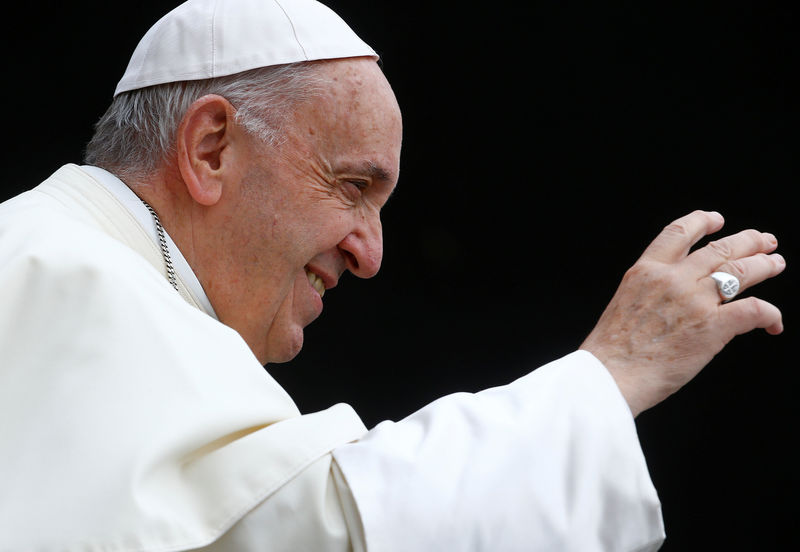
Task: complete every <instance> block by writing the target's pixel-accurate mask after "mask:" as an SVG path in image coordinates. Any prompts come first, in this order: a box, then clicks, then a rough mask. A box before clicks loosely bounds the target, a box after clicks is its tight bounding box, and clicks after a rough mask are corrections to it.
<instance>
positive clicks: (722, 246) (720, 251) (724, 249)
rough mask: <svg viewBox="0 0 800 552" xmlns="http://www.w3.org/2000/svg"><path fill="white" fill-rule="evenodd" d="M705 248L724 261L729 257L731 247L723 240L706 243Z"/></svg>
mask: <svg viewBox="0 0 800 552" xmlns="http://www.w3.org/2000/svg"><path fill="white" fill-rule="evenodd" d="M707 247H708V248H709V249H711V250H712V251H713V252H714V253H716V254H717V255H718V256H720V257H722V258H724V259H728V258H730V256H731V246H730V244H729V243H728V241H727V240H725V239H724V238H723V239H721V240H714V241H711V242H708V246H707Z"/></svg>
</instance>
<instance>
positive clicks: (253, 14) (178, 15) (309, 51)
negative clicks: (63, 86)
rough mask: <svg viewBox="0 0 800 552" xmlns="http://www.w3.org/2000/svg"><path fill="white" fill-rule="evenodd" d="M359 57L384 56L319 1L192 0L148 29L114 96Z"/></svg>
mask: <svg viewBox="0 0 800 552" xmlns="http://www.w3.org/2000/svg"><path fill="white" fill-rule="evenodd" d="M359 56H370V57H374V58H377V57H378V56H377V54H376V53H375V51H374V50H373V49H372V48H370V47H369V46H367V44H366V43H365V42H364V41H363V40H361V39H360V38H358V36H357V35H356V34H355V33H354V32H353V30H352V29H350V27H348V25H347V23H345V22H344V21H343V20H342V19H341V18H340V17H339V16H338V15H336V14H335V13H334V12H333V11H332V10H331V9H330V8H328V7H326V6H324V5H322V4H320V3H319V2H316V1H315V0H189V1H188V2H184V3H183V4H181V5H180V6H178V7H177V8H175V9H174V10H172V11H171V12H169V13H168V14H167V15H165V16H164V17H162V18H161V19H160V20H159V21H158V22H157V23H156V24H155V25H153V26H152V27H151V28H150V30H149V31H147V33H146V34H145V35H144V37H143V38H142V40H141V41H140V42H139V45H138V46H137V47H136V50H135V51H134V52H133V56H131V60H130V62H129V63H128V68H127V69H126V70H125V74H124V75H123V76H122V79H121V80H120V81H119V84H117V89H116V90H115V91H114V96H116V95H117V94H119V93H121V92H126V91H128V90H135V89H137V88H144V87H145V86H152V85H154V84H163V83H167V82H177V81H185V80H197V79H208V78H212V77H221V76H224V75H232V74H234V73H239V72H241V71H247V70H248V69H256V68H258V67H268V66H270V65H281V64H284V63H293V62H297V61H311V60H317V59H336V58H346V57H359Z"/></svg>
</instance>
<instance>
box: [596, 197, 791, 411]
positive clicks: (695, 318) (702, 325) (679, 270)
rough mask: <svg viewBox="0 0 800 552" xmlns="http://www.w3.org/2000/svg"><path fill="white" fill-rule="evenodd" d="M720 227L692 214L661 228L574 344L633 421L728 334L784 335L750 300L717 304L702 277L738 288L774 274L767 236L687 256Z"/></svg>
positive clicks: (712, 286) (713, 218) (738, 238)
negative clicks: (603, 373)
mask: <svg viewBox="0 0 800 552" xmlns="http://www.w3.org/2000/svg"><path fill="white" fill-rule="evenodd" d="M723 223H724V221H723V219H722V216H721V215H719V214H718V213H709V212H703V211H695V212H694V213H692V214H690V215H687V216H685V217H682V218H680V219H678V220H676V221H675V222H673V223H672V224H670V225H669V226H667V227H666V228H665V229H664V230H663V231H662V232H661V234H659V236H658V237H657V238H656V239H655V240H654V241H653V243H651V244H650V246H649V247H648V248H647V249H646V250H645V252H644V253H643V254H642V256H641V258H639V260H638V261H637V262H636V263H635V264H634V265H633V267H632V268H631V269H630V270H628V271H627V273H626V274H625V277H624V278H623V280H622V283H621V284H620V286H619V288H618V289H617V292H616V294H615V295H614V297H613V298H612V300H611V302H610V304H609V305H608V307H607V308H606V310H605V312H604V313H603V315H602V316H601V318H600V320H599V322H598V323H597V326H596V327H595V328H594V330H593V331H592V332H591V334H590V335H589V337H587V339H586V341H584V343H583V344H582V345H581V349H585V350H587V351H589V352H591V353H593V354H594V355H595V356H596V357H597V358H598V359H599V360H601V361H602V362H603V363H604V364H605V366H606V368H608V370H609V372H610V373H611V375H612V376H613V377H614V379H615V381H616V382H617V385H618V386H619V388H620V390H621V391H622V394H623V396H624V397H625V399H626V401H627V402H628V405H629V406H630V408H631V412H632V413H633V414H634V416H636V415H638V414H639V413H640V412H642V411H643V410H645V409H647V408H650V407H651V406H653V405H655V404H657V403H659V402H661V401H662V400H664V399H665V398H666V397H668V396H669V395H670V394H672V393H674V392H675V391H677V390H678V389H680V388H681V387H682V386H683V385H685V384H686V383H687V382H688V381H689V380H691V379H692V378H693V377H694V376H695V375H697V373H698V372H699V371H700V370H701V369H702V368H703V367H704V366H705V365H706V364H708V362H709V361H710V360H711V359H712V358H713V357H714V355H716V354H717V353H719V352H720V351H721V350H722V348H723V347H724V346H725V345H726V344H727V343H728V342H729V341H730V340H731V339H733V338H734V336H736V335H739V334H742V333H745V332H749V331H750V330H753V329H755V328H764V329H766V331H767V332H768V333H770V334H778V333H781V332H782V331H783V323H782V320H781V313H780V311H779V310H778V309H777V308H776V307H775V306H773V305H771V304H769V303H767V302H765V301H763V300H761V299H758V298H756V297H747V298H743V299H738V300H736V299H735V300H733V301H730V302H727V303H723V302H722V300H721V298H720V296H719V294H718V293H717V287H716V283H715V282H714V281H713V280H712V279H711V278H710V277H709V276H710V274H711V273H712V272H716V271H723V272H729V273H731V274H733V275H734V276H736V277H737V278H739V281H740V283H741V290H744V289H746V288H748V287H750V286H753V285H754V284H757V283H759V282H761V281H763V280H765V279H767V278H771V277H773V276H776V275H777V274H779V273H780V272H781V271H783V269H784V267H785V262H784V260H783V257H781V256H780V255H779V254H777V253H773V251H774V250H775V249H776V247H777V245H778V242H777V240H776V239H775V237H774V236H773V235H771V234H767V233H762V232H758V231H756V230H745V231H743V232H740V233H738V234H735V235H732V236H727V237H724V238H721V239H719V240H717V241H713V242H710V243H709V244H708V245H706V246H705V247H702V248H700V249H697V250H696V251H693V252H691V253H689V251H690V248H691V247H692V246H693V245H694V244H696V243H697V242H698V241H699V240H700V239H702V238H703V237H704V236H706V235H707V234H710V233H713V232H716V231H718V230H720V229H721V228H722V225H723ZM741 290H740V292H741Z"/></svg>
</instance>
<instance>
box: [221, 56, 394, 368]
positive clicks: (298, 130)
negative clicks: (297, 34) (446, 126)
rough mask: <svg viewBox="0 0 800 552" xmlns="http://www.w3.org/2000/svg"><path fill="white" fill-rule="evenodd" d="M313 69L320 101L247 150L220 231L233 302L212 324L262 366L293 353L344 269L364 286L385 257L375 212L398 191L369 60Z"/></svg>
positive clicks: (385, 110) (389, 134)
mask: <svg viewBox="0 0 800 552" xmlns="http://www.w3.org/2000/svg"><path fill="white" fill-rule="evenodd" d="M320 66H321V70H322V71H323V74H324V76H325V78H326V79H327V83H326V84H325V85H324V86H325V91H324V92H323V93H322V95H321V97H319V98H316V99H314V100H312V101H310V102H306V103H304V104H301V105H299V106H298V107H297V109H296V111H295V112H294V113H293V114H292V115H291V116H290V117H289V123H288V124H287V125H286V130H287V132H286V137H285V140H284V141H282V142H281V143H280V144H279V145H277V146H265V145H264V144H263V143H261V142H258V141H257V140H255V139H252V140H250V143H249V145H248V148H247V151H246V154H245V155H244V156H243V158H242V166H243V168H242V185H241V187H240V189H241V193H239V195H238V197H236V198H235V200H234V202H233V208H232V209H231V210H230V213H229V216H228V221H229V224H228V226H227V227H226V228H225V231H226V232H231V233H232V236H236V238H235V241H232V246H231V248H230V251H226V252H224V253H222V254H224V255H227V256H228V257H229V258H228V259H227V261H228V263H229V264H230V266H231V272H232V278H230V279H229V281H230V284H231V285H235V286H237V291H238V293H237V296H238V297H240V298H241V302H240V305H238V307H237V308H231V309H225V308H223V309H222V310H223V311H224V312H222V313H221V319H222V320H223V322H225V323H226V324H228V325H230V326H232V327H233V328H235V329H236V330H237V331H239V333H240V334H241V335H242V336H243V337H244V338H245V340H246V341H247V342H248V344H249V345H250V347H251V349H253V351H254V353H255V354H256V356H257V357H258V359H259V361H261V362H262V363H267V362H284V361H287V360H290V359H292V358H293V357H294V356H295V355H297V353H298V352H299V351H300V349H301V347H302V345H303V328H304V327H305V326H306V325H308V324H309V323H311V322H312V321H313V320H314V319H316V318H317V317H318V316H319V315H320V313H321V312H322V308H323V295H324V292H325V290H327V289H331V288H333V287H335V286H336V284H337V283H338V280H339V277H340V276H341V275H342V274H343V273H344V271H345V270H350V271H351V272H352V273H353V274H355V275H356V276H359V277H361V278H370V277H372V276H374V275H375V274H376V273H377V271H378V269H379V268H380V264H381V259H382V256H383V238H382V230H381V221H380V209H381V207H383V205H384V204H385V203H386V201H387V200H388V198H389V195H390V194H391V192H392V190H393V189H394V186H395V185H396V183H397V178H398V172H399V164H400V144H401V138H402V124H401V117H400V110H399V108H398V106H397V102H396V100H395V98H394V94H393V93H392V91H391V88H390V86H389V84H388V82H387V81H386V79H385V77H384V76H383V74H382V73H381V71H380V69H379V68H378V66H377V64H376V63H375V62H374V61H373V60H371V59H368V58H354V59H347V60H338V61H332V62H325V63H322V64H321V65H320ZM215 308H216V305H215Z"/></svg>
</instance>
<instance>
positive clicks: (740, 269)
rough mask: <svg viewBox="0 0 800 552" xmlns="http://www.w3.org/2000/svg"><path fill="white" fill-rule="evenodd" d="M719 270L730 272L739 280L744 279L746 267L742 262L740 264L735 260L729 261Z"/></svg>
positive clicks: (738, 260)
mask: <svg viewBox="0 0 800 552" xmlns="http://www.w3.org/2000/svg"><path fill="white" fill-rule="evenodd" d="M720 268H721V270H724V271H725V272H730V273H731V274H733V275H734V276H736V277H737V278H739V279H742V278H744V276H745V274H746V273H747V267H746V266H745V264H744V262H742V260H741V259H735V260H733V261H729V262H728V263H727V264H726V265H725V267H720Z"/></svg>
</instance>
